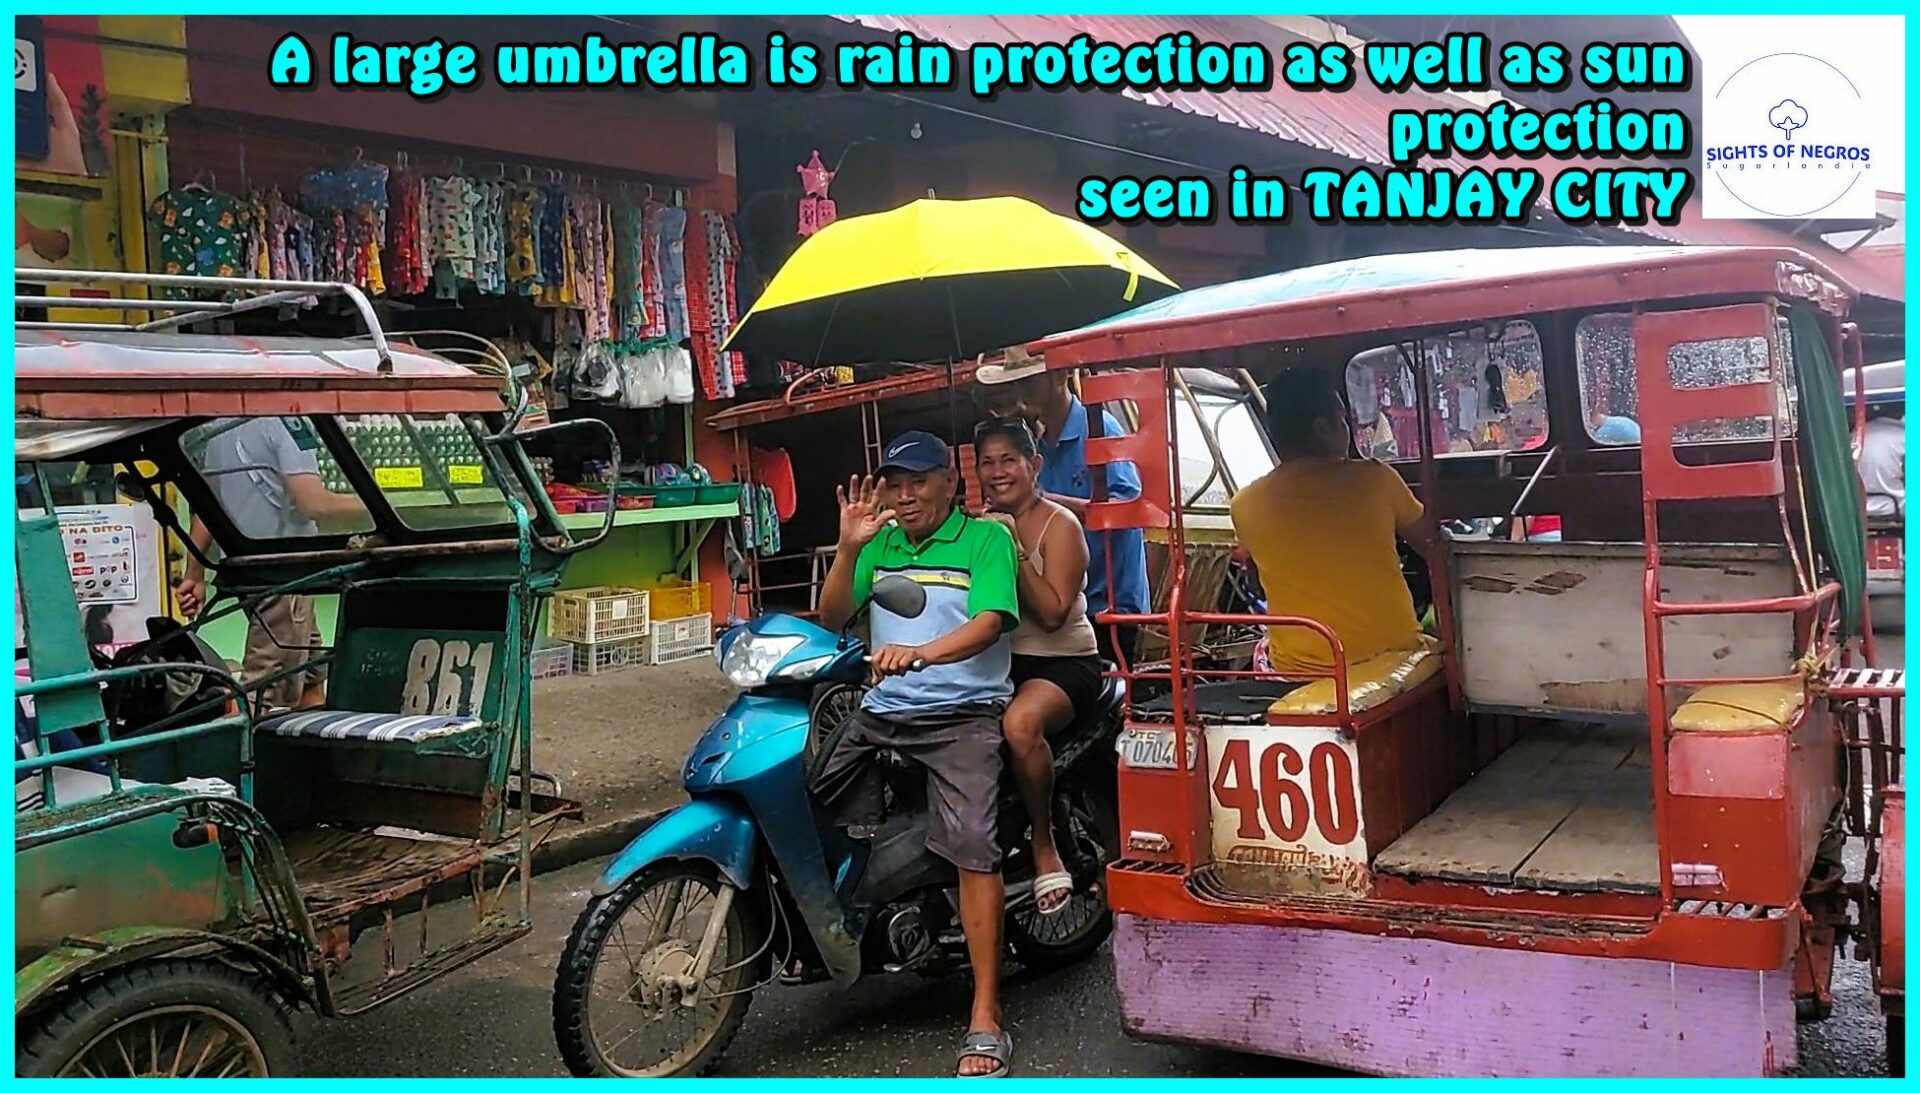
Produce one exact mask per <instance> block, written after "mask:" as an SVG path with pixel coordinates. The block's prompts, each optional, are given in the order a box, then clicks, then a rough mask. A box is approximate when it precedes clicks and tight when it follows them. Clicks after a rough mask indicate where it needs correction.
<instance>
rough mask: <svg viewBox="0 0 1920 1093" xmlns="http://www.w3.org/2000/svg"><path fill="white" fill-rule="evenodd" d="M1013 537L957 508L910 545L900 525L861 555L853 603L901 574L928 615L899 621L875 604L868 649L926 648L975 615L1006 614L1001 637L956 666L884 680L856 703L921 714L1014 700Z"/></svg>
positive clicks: (1016, 609) (1016, 603) (1016, 615)
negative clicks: (918, 591)
mask: <svg viewBox="0 0 1920 1093" xmlns="http://www.w3.org/2000/svg"><path fill="white" fill-rule="evenodd" d="M1018 565H1019V561H1018V558H1017V556H1016V555H1015V552H1014V545H1013V536H1012V535H1011V534H1010V533H1008V531H1007V529H1006V527H1005V526H1004V525H1002V524H998V523H995V522H994V521H991V520H976V519H974V518H973V517H970V516H968V515H967V514H966V513H963V512H961V511H960V510H959V509H955V510H954V511H953V514H952V515H950V516H948V517H947V519H946V521H945V522H944V523H942V524H941V525H940V526H939V527H938V528H936V529H935V530H934V532H933V534H932V535H930V536H928V537H927V539H926V541H925V542H923V543H921V544H920V545H919V546H918V547H915V546H914V545H913V544H912V543H910V542H908V541H907V533H906V532H904V531H902V530H900V527H899V525H897V524H890V525H888V526H887V527H886V529H885V530H883V531H881V532H880V534H879V535H877V536H875V537H874V540H873V541H872V542H870V543H868V544H867V545H866V546H865V547H864V548H862V549H861V551H860V557H859V559H858V560H857V561H856V562H855V563H854V571H853V604H854V607H855V609H856V610H857V609H858V608H860V607H863V606H865V605H866V604H867V602H868V601H869V600H871V599H872V598H873V585H874V582H876V581H879V580H882V579H884V578H886V577H891V576H899V577H905V578H907V579H908V580H911V581H913V582H914V583H915V584H918V585H919V586H920V587H921V588H923V589H925V590H926V593H927V607H926V610H924V611H922V612H921V613H920V616H919V617H918V618H912V619H909V618H904V617H902V616H900V615H896V614H894V613H893V612H891V611H888V610H887V609H886V608H884V607H882V606H880V605H879V604H874V605H873V617H872V630H873V646H874V648H876V649H877V648H879V647H880V646H883V645H925V644H926V643H927V642H930V641H933V640H934V639H935V638H939V637H943V636H945V635H947V634H950V633H952V632H953V631H955V630H958V629H959V628H960V627H962V626H965V625H966V624H967V623H968V622H969V621H971V620H972V619H973V618H975V617H976V616H978V615H983V614H986V613H987V612H989V611H991V612H995V613H997V614H999V615H1002V616H1004V618H1005V620H1006V622H1005V624H1004V625H1003V627H1002V629H1001V635H1000V640H998V641H996V642H994V643H993V645H992V646H990V647H988V649H987V650H986V651H985V652H983V653H980V654H978V655H977V656H974V657H971V658H969V659H967V660H963V661H961V662H959V663H958V664H938V665H934V666H932V667H929V668H926V669H924V670H922V671H918V672H908V673H907V674H906V675H903V676H894V677H893V678H891V679H886V680H882V681H881V682H880V684H879V685H878V686H876V687H874V688H873V689H872V690H871V691H868V692H867V697H866V699H865V700H864V701H863V702H862V703H861V706H862V707H863V708H864V709H866V710H867V711H869V712H871V713H877V714H887V713H908V712H912V713H927V712H937V711H940V710H948V709H953V708H956V707H960V706H977V705H983V704H988V703H998V702H1005V701H1007V700H1008V699H1010V698H1012V697H1013V682H1012V680H1011V679H1010V678H1009V673H1010V672H1011V671H1012V669H1013V642H1012V639H1011V638H1010V637H1009V635H1010V634H1011V633H1012V632H1013V628H1014V627H1015V626H1016V625H1017V624H1018V623H1019V621H1020V596H1019V591H1018V586H1017V584H1016V582H1017V580H1018V575H1017V574H1018V570H1017V567H1018Z"/></svg>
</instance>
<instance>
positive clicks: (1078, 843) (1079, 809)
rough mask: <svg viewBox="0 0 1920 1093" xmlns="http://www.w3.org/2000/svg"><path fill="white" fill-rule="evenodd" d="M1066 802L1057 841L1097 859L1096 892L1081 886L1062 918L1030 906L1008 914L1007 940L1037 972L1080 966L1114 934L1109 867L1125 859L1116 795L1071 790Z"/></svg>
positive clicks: (1079, 884) (1056, 831) (1074, 893)
mask: <svg viewBox="0 0 1920 1093" xmlns="http://www.w3.org/2000/svg"><path fill="white" fill-rule="evenodd" d="M1063 798H1064V801H1065V805H1066V807H1065V809H1064V811H1065V812H1066V816H1067V824H1066V826H1065V827H1064V828H1061V829H1056V830H1055V832H1054V837H1055V838H1056V839H1059V840H1060V843H1061V849H1062V851H1067V850H1068V847H1069V845H1071V846H1073V847H1074V848H1076V849H1077V850H1078V852H1079V853H1080V854H1083V855H1089V856H1094V855H1097V856H1098V859H1099V862H1100V870H1099V875H1098V877H1097V878H1096V879H1095V881H1094V886H1093V887H1092V888H1088V887H1087V885H1085V884H1084V883H1076V885H1075V886H1074V892H1073V895H1072V896H1071V897H1070V898H1069V900H1068V905H1067V907H1066V908H1065V909H1064V910H1062V911H1060V912H1059V913H1058V914H1057V915H1053V916H1045V915H1042V914H1040V912H1039V911H1037V910H1034V909H1031V908H1029V909H1027V910H1022V911H1016V912H1014V913H1013V914H1011V915H1009V916H1007V940H1008V941H1009V942H1011V943H1012V945H1013V951H1014V955H1015V956H1017V957H1019V958H1020V963H1022V964H1024V965H1026V966H1027V967H1029V968H1034V969H1036V970H1051V969H1054V968H1064V967H1066V966H1067V965H1069V964H1078V963H1079V962H1080V961H1082V960H1085V959H1086V958H1087V957H1090V956H1092V955H1093V954H1094V953H1095V952H1097V951H1098V950H1099V948H1100V946H1101V945H1102V944H1104V943H1105V942H1106V940H1107V935H1108V934H1111V933H1112V932H1113V908H1111V907H1109V906H1107V876H1106V867H1107V866H1108V865H1109V864H1111V863H1112V862H1114V861H1116V860H1118V858H1119V857H1120V840H1119V832H1120V819H1119V816H1118V814H1117V810H1116V808H1115V807H1114V804H1113V801H1112V798H1111V794H1110V793H1108V792H1103V791H1102V790H1101V789H1100V788H1079V789H1074V790H1070V791H1068V792H1066V793H1065V794H1064V795H1063ZM1056 822H1057V821H1056ZM1068 840H1072V842H1071V844H1069V842H1068ZM1076 872H1077V870H1076Z"/></svg>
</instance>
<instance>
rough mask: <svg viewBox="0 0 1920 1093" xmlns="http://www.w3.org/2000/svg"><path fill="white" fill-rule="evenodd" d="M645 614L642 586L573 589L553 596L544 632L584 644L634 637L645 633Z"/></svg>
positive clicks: (645, 600) (603, 586) (646, 610)
mask: <svg viewBox="0 0 1920 1093" xmlns="http://www.w3.org/2000/svg"><path fill="white" fill-rule="evenodd" d="M647 615H648V597H647V593H646V591H645V590H643V589H638V588H615V587H612V586H607V585H602V586H599V587H596V588H576V589H573V590H571V591H568V592H559V593H556V594H555V595H554V597H553V603H552V605H550V606H549V607H548V608H547V633H548V634H549V635H551V636H553V637H556V638H560V639H562V640H564V641H570V642H573V643H575V644H585V645H595V644H600V643H604V642H609V641H618V640H620V639H623V638H637V637H641V636H642V635H644V634H645V633H646V632H647Z"/></svg>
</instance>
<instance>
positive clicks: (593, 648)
mask: <svg viewBox="0 0 1920 1093" xmlns="http://www.w3.org/2000/svg"><path fill="white" fill-rule="evenodd" d="M571 645H572V648H573V674H574V675H579V676H598V675H605V674H607V673H608V672H619V671H624V670H626V669H628V668H637V667H639V666H640V665H642V664H648V663H651V662H650V661H648V659H647V657H648V654H649V653H650V652H651V650H652V646H651V645H649V644H648V639H647V638H646V637H644V636H642V637H637V638H621V639H619V640H618V641H596V642H584V641H576V642H572V643H571Z"/></svg>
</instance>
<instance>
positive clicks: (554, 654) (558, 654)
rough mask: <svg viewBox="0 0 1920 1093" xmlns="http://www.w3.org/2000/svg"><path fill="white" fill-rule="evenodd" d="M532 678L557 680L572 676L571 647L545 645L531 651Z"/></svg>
mask: <svg viewBox="0 0 1920 1093" xmlns="http://www.w3.org/2000/svg"><path fill="white" fill-rule="evenodd" d="M531 663H532V667H533V678H535V679H558V678H560V677H561V676H570V675H572V674H573V647H572V646H570V645H564V644H562V645H547V646H542V647H541V648H539V649H535V650H534V651H533V657H532V658H531Z"/></svg>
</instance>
